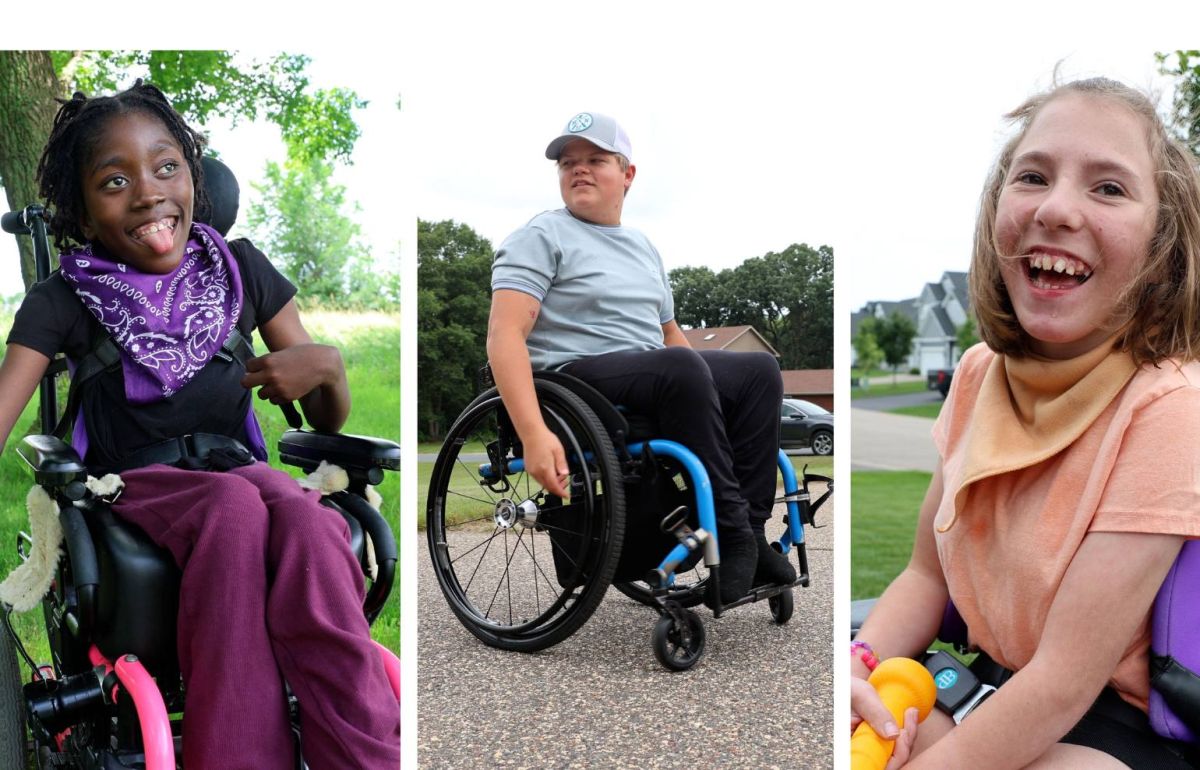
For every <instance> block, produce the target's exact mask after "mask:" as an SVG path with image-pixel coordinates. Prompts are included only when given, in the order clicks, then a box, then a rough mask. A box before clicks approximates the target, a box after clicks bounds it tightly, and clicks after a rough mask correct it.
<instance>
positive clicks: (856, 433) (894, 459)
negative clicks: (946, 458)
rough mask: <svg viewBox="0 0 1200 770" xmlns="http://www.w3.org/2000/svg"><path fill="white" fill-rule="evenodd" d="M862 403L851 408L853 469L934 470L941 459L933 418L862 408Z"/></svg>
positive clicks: (857, 402) (851, 464) (856, 403)
mask: <svg viewBox="0 0 1200 770" xmlns="http://www.w3.org/2000/svg"><path fill="white" fill-rule="evenodd" d="M859 403H860V402H859V401H856V402H855V406H854V408H853V409H851V410H850V441H851V460H850V467H851V469H852V470H872V471H880V470H887V471H897V470H918V471H930V472H932V471H933V469H934V468H935V467H936V466H937V464H938V460H939V458H938V453H937V450H936V449H935V448H934V446H933V439H932V437H931V435H930V432H931V431H932V430H933V420H930V419H928V418H926V417H911V416H909V415H904V414H891V413H889V412H879V411H874V410H869V409H860V408H859V407H858V404H859Z"/></svg>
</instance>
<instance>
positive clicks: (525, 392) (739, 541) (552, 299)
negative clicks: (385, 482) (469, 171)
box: [487, 113, 796, 604]
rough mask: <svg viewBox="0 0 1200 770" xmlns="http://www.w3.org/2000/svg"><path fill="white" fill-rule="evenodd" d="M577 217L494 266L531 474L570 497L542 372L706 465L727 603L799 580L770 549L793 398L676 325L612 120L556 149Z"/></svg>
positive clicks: (557, 143)
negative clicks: (544, 409) (641, 417)
mask: <svg viewBox="0 0 1200 770" xmlns="http://www.w3.org/2000/svg"><path fill="white" fill-rule="evenodd" d="M546 157H547V158H549V159H551V160H554V161H556V163H557V167H558V178H559V189H560V192H561V194H562V199H563V202H564V204H566V207H565V208H564V209H560V210H556V211H548V212H545V213H542V214H539V215H538V216H536V217H534V218H533V219H532V220H531V221H530V222H529V223H528V224H527V225H525V227H523V228H521V229H520V230H518V231H517V232H515V233H513V234H512V235H511V236H509V237H508V238H507V239H506V240H505V241H504V243H503V244H502V245H501V247H500V249H499V251H498V252H497V254H496V259H495V263H494V266H493V272H492V289H493V294H492V308H491V316H490V319H489V323H488V340H487V351H488V360H489V362H490V365H491V369H492V373H493V376H494V378H495V381H496V385H497V387H498V388H499V390H500V394H501V396H502V398H503V401H504V405H505V407H506V408H507V412H508V415H509V417H510V418H511V420H512V424H513V426H514V428H515V430H516V433H517V434H518V436H519V437H520V440H521V443H522V445H523V448H524V460H525V468H526V470H527V471H528V473H529V475H531V476H532V477H533V478H534V479H536V480H537V481H538V483H540V484H541V485H542V486H543V487H544V488H545V489H546V490H547V491H548V492H550V493H551V494H554V495H557V496H559V497H566V496H568V490H567V485H566V479H567V473H568V464H567V455H566V453H565V452H564V449H563V446H562V443H561V441H560V440H559V438H558V437H557V436H556V435H555V432H554V431H552V430H551V429H550V428H549V427H547V425H546V423H545V421H544V420H543V418H542V415H541V412H540V410H539V405H538V399H537V395H536V393H535V388H534V381H533V371H534V370H539V371H540V370H557V371H561V372H565V373H567V374H570V375H573V376H574V377H577V378H579V379H581V380H583V381H584V382H585V383H587V384H588V385H590V386H592V387H593V388H595V389H596V390H597V391H599V392H600V393H601V394H602V395H603V396H604V397H605V398H607V399H608V400H610V401H611V402H613V403H614V404H620V405H621V406H623V407H626V408H629V409H631V410H632V411H634V412H639V413H645V414H651V415H654V416H655V417H656V418H657V420H658V422H659V430H660V433H661V434H662V435H663V436H664V437H665V438H667V439H671V440H674V441H677V442H679V443H680V444H682V445H684V446H687V447H688V448H690V449H691V450H692V451H693V452H695V454H696V455H697V456H699V457H701V458H703V460H704V462H705V466H706V468H707V471H708V475H709V478H710V479H711V482H712V488H713V498H714V503H715V506H716V517H717V518H716V522H717V535H718V539H719V543H720V554H721V596H720V599H721V602H722V603H723V604H728V603H731V602H734V601H736V600H738V599H740V598H742V597H743V596H745V595H746V594H747V592H748V591H749V590H750V588H751V587H752V585H758V584H790V583H792V582H793V581H794V580H795V579H796V572H795V570H794V569H793V567H792V566H791V565H790V564H789V563H788V561H787V559H786V558H785V557H784V556H783V555H781V554H780V553H778V552H776V551H775V550H774V549H772V548H771V546H770V545H769V544H768V543H767V540H766V537H765V535H764V524H765V522H766V521H767V520H768V519H769V518H770V512H771V506H772V503H773V499H774V494H775V463H776V455H777V452H778V448H779V442H778V428H779V426H778V422H779V420H778V412H779V403H780V400H781V398H782V382H781V379H780V374H779V366H778V364H777V363H776V361H775V359H774V358H772V357H771V356H770V355H767V354H754V353H730V352H726V351H700V352H697V351H694V350H692V349H691V347H690V346H689V345H688V343H687V340H686V338H685V337H684V336H683V333H682V331H681V330H680V328H679V326H678V324H677V323H676V322H675V320H674V305H673V300H672V297H671V289H670V285H669V283H668V281H667V275H666V271H665V270H664V268H663V265H662V260H661V258H660V257H659V255H658V252H657V251H656V250H655V249H654V247H653V246H652V245H651V244H650V242H649V241H648V240H647V239H646V238H645V236H643V235H642V234H641V233H639V232H637V231H635V230H632V229H630V228H627V227H623V226H622V225H621V211H622V207H623V204H624V198H625V195H626V194H627V193H628V191H629V187H630V185H631V184H632V183H633V179H634V175H635V172H636V169H635V167H634V166H633V165H632V163H631V157H632V149H631V146H630V142H629V138H628V136H627V135H626V133H625V132H624V130H622V128H621V127H620V126H619V125H618V124H617V122H616V121H615V120H613V119H612V118H611V117H608V116H605V115H600V114H598V113H580V114H579V115H576V116H575V117H574V118H572V119H571V120H570V122H568V124H567V127H566V129H565V130H564V132H563V133H562V134H561V135H560V136H558V137H557V138H555V139H554V141H552V142H551V143H550V145H549V146H548V147H547V149H546Z"/></svg>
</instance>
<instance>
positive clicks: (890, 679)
mask: <svg viewBox="0 0 1200 770" xmlns="http://www.w3.org/2000/svg"><path fill="white" fill-rule="evenodd" d="M867 681H868V682H870V683H871V684H872V685H873V686H874V687H875V690H876V691H877V692H878V693H879V697H880V699H881V700H882V701H883V705H884V706H886V707H887V710H888V711H889V712H890V713H891V715H892V718H893V719H894V720H896V724H898V725H901V724H903V722H904V712H905V711H906V710H908V709H909V708H910V707H912V706H915V707H916V708H917V713H918V716H917V721H924V720H925V717H927V716H929V712H930V711H932V710H933V704H934V702H935V701H936V700H937V685H935V684H934V682H933V675H932V674H930V673H929V671H927V670H926V669H925V667H924V666H923V665H921V664H920V663H918V662H917V661H915V660H913V659H912V658H888V659H887V660H885V661H883V662H882V663H880V664H879V666H878V667H877V668H876V669H875V670H874V671H872V672H871V676H870V677H869V678H868V679H867ZM895 743H896V742H895V741H894V740H887V739H885V738H882V737H880V736H879V734H878V733H876V732H875V730H874V729H873V728H872V727H871V725H869V724H867V723H866V722H865V721H864V722H862V723H861V724H860V725H859V726H858V727H857V728H856V729H855V730H854V736H853V737H852V738H851V739H850V768H851V770H883V768H884V766H886V765H887V761H888V759H889V758H891V756H892V748H893V746H894V745H895Z"/></svg>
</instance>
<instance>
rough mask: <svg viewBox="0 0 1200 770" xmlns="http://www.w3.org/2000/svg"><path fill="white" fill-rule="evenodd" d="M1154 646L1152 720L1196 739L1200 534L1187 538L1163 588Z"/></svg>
mask: <svg viewBox="0 0 1200 770" xmlns="http://www.w3.org/2000/svg"><path fill="white" fill-rule="evenodd" d="M1150 652H1151V679H1150V683H1151V688H1150V725H1151V726H1152V727H1153V728H1154V731H1155V732H1156V733H1158V734H1159V735H1161V736H1163V737H1165V738H1173V739H1175V740H1182V741H1190V742H1195V741H1196V740H1197V738H1196V735H1197V731H1196V727H1197V721H1196V720H1197V718H1198V716H1200V677H1198V676H1196V674H1195V673H1193V672H1200V540H1190V541H1188V542H1187V543H1185V544H1184V546H1183V550H1182V551H1181V552H1180V554H1179V558H1178V559H1176V560H1175V564H1174V565H1173V566H1172V567H1171V571H1170V572H1169V573H1167V579H1166V580H1165V581H1164V582H1163V585H1162V588H1160V589H1159V591H1158V596H1157V597H1156V598H1155V600H1154V611H1153V616H1152V619H1151V642H1150ZM1184 718H1186V719H1188V722H1190V724H1191V727H1190V728H1189V726H1188V724H1187V723H1185V722H1184Z"/></svg>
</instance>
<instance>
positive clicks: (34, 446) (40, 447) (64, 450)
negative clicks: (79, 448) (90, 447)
mask: <svg viewBox="0 0 1200 770" xmlns="http://www.w3.org/2000/svg"><path fill="white" fill-rule="evenodd" d="M17 453H18V454H19V455H21V459H23V460H24V461H25V463H26V464H27V465H29V467H30V468H31V469H33V478H34V480H35V481H36V482H37V483H38V484H41V485H42V486H49V487H65V486H67V485H68V484H70V483H71V482H73V481H78V482H85V481H87V475H88V474H87V467H86V466H84V464H83V460H81V459H79V453H78V452H76V451H75V449H74V448H73V447H71V446H70V445H69V444H67V443H66V442H64V441H62V440H61V439H58V438H55V437H54V436H26V437H25V438H24V439H23V440H22V441H21V443H20V445H18V446H17Z"/></svg>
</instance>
